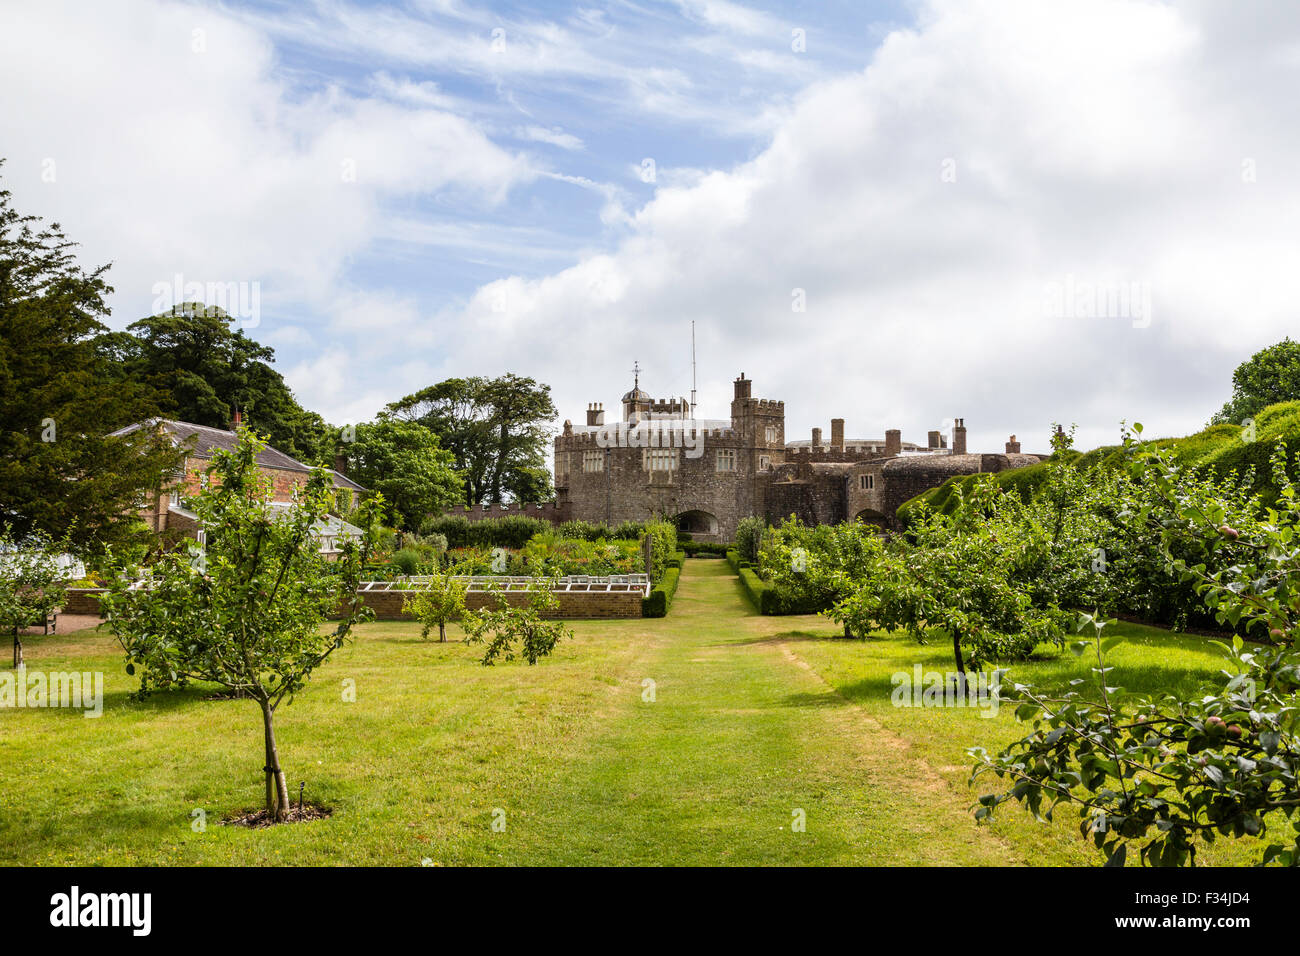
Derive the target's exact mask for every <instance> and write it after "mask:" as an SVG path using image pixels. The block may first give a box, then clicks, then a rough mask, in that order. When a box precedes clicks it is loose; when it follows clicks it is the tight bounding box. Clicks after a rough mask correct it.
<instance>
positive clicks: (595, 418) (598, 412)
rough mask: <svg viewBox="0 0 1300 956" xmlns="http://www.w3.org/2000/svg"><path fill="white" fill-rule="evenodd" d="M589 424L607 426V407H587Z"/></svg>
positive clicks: (594, 404) (593, 405) (595, 404)
mask: <svg viewBox="0 0 1300 956" xmlns="http://www.w3.org/2000/svg"><path fill="white" fill-rule="evenodd" d="M587 424H588V425H603V424H605V405H604V403H595V402H593V403H592V404H590V405H588V406H587Z"/></svg>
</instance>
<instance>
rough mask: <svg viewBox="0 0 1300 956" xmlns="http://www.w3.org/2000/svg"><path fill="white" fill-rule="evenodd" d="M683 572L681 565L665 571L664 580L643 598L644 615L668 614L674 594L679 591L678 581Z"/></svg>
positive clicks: (657, 615) (663, 615) (642, 611)
mask: <svg viewBox="0 0 1300 956" xmlns="http://www.w3.org/2000/svg"><path fill="white" fill-rule="evenodd" d="M681 574H682V569H681V568H680V567H670V568H668V569H667V570H665V571H664V576H663V578H662V580H660V582H659V583H658V584H656V585H655V586H654V588H652V589H651V591H650V594H649V595H648V596H647V597H644V598H642V599H641V616H642V617H667V616H668V609H669V608H670V607H672V604H673V595H674V594H676V593H677V582H678V580H679V579H680V578H681Z"/></svg>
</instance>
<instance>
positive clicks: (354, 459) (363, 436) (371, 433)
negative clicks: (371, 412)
mask: <svg viewBox="0 0 1300 956" xmlns="http://www.w3.org/2000/svg"><path fill="white" fill-rule="evenodd" d="M344 449H345V450H346V452H347V455H348V464H349V468H348V474H349V476H350V477H352V478H354V479H355V480H356V481H358V482H360V483H361V484H363V485H365V486H366V487H368V488H370V489H371V490H372V491H377V492H379V493H380V494H382V495H383V496H384V500H385V501H387V502H388V505H389V509H390V511H391V512H392V514H393V515H394V516H395V517H397V518H400V519H401V526H402V527H405V528H408V529H411V530H415V529H418V528H419V527H420V523H421V522H422V521H424V519H425V518H427V517H428V516H429V515H430V514H438V513H440V512H441V511H443V509H445V508H447V507H449V506H450V505H453V504H456V503H457V502H459V501H460V500H461V499H462V497H463V495H464V487H463V484H462V482H461V479H460V476H459V475H458V474H457V473H456V471H455V461H454V459H453V458H452V454H451V452H449V451H447V450H446V449H444V448H442V447H441V446H440V445H439V444H438V436H437V435H436V434H434V433H433V432H431V431H429V429H427V428H422V427H420V426H419V425H416V424H414V423H413V422H408V421H402V420H400V419H395V418H387V417H384V418H380V419H379V420H378V421H375V422H370V423H367V424H364V425H358V426H357V429H356V436H355V440H354V441H351V442H348V443H347V444H346V445H344Z"/></svg>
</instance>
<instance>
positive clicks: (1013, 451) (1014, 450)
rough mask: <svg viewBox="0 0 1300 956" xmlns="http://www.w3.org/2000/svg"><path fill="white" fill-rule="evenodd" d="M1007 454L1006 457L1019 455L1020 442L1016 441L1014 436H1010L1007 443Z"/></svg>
mask: <svg viewBox="0 0 1300 956" xmlns="http://www.w3.org/2000/svg"><path fill="white" fill-rule="evenodd" d="M1007 454H1008V455H1019V454H1020V442H1018V441H1016V436H1015V435H1012V436H1011V440H1010V441H1009V442H1007Z"/></svg>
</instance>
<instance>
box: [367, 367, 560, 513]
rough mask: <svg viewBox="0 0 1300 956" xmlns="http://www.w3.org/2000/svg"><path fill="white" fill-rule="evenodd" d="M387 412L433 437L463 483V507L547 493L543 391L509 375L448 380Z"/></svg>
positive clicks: (547, 405)
mask: <svg viewBox="0 0 1300 956" xmlns="http://www.w3.org/2000/svg"><path fill="white" fill-rule="evenodd" d="M388 414H389V415H391V416H392V417H395V418H399V419H402V420H404V421H409V422H415V423H417V424H419V425H422V426H424V427H425V428H427V429H429V430H430V431H432V432H433V433H434V434H436V435H437V436H438V438H439V440H440V441H441V443H442V447H443V448H446V449H447V450H448V451H450V452H451V453H452V455H453V456H454V459H455V463H456V469H457V470H458V471H459V472H460V473H461V474H462V476H463V477H464V480H465V497H464V501H465V503H466V504H468V505H475V504H480V503H482V502H492V503H497V502H501V501H504V500H506V499H507V498H512V499H514V500H520V501H538V500H543V499H545V498H549V497H550V496H551V494H552V493H553V489H552V486H551V480H550V475H549V473H548V472H547V470H546V452H547V441H548V437H549V433H548V428H549V426H550V424H551V422H552V421H553V420H554V418H555V415H556V410H555V404H554V403H553V402H552V401H551V389H550V386H549V385H543V384H541V383H539V382H537V381H535V380H534V379H531V378H524V377H521V376H518V375H514V374H507V375H502V376H500V377H498V378H483V377H478V376H474V377H470V378H451V379H447V380H446V381H443V382H439V383H438V384H436V385H431V386H429V387H428V388H425V389H422V390H421V391H419V392H416V393H415V394H413V395H408V396H406V397H405V398H403V399H401V400H400V401H397V402H393V403H392V404H391V405H389V406H388Z"/></svg>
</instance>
